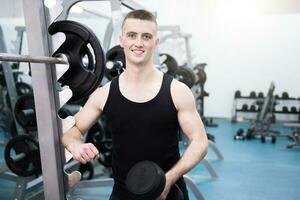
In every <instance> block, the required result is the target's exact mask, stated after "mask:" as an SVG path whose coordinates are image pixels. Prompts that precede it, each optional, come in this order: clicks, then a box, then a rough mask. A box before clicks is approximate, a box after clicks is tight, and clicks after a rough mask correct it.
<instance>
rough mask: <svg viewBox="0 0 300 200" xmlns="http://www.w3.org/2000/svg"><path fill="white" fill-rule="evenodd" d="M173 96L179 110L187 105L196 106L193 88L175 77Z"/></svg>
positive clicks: (172, 84) (172, 85)
mask: <svg viewBox="0 0 300 200" xmlns="http://www.w3.org/2000/svg"><path fill="white" fill-rule="evenodd" d="M171 96H172V100H173V102H174V104H175V107H176V109H177V110H180V109H181V108H184V107H187V106H194V104H195V99H194V95H193V93H192V91H191V89H190V88H189V87H188V86H187V85H185V84H184V83H182V82H180V81H178V80H176V79H174V78H173V80H172V83H171Z"/></svg>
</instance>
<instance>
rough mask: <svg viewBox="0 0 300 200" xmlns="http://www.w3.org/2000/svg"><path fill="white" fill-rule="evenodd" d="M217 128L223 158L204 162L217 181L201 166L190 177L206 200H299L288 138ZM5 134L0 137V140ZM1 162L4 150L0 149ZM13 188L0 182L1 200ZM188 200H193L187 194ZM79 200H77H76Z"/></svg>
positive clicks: (94, 195) (297, 169) (222, 122)
mask: <svg viewBox="0 0 300 200" xmlns="http://www.w3.org/2000/svg"><path fill="white" fill-rule="evenodd" d="M214 122H215V123H217V124H218V125H219V126H218V127H216V128H213V127H207V132H208V133H211V134H213V135H215V137H216V144H217V146H218V148H219V149H220V150H221V152H222V153H223V155H224V160H222V161H221V160H217V159H216V155H214V153H213V151H211V150H209V153H208V156H207V159H208V160H209V161H210V162H211V164H212V165H213V167H214V169H215V170H216V172H217V174H218V176H219V178H218V179H212V178H211V177H210V175H209V174H208V172H207V170H206V169H205V167H204V165H202V164H199V165H198V166H197V167H196V168H195V169H193V170H192V171H191V172H190V173H189V174H188V176H190V177H191V178H192V179H193V180H194V181H195V182H196V183H197V185H198V186H199V188H200V190H201V192H202V194H203V195H204V197H205V199H208V200H221V199H222V200H227V199H228V200H235V199H238V200H267V199H272V200H277V199H278V200H279V199H285V200H296V199H300V190H299V184H300V156H299V155H300V149H299V148H298V149H297V148H296V149H286V145H287V144H289V143H291V141H290V140H289V139H288V138H287V137H278V138H277V142H276V144H272V143H271V141H268V140H267V141H266V143H265V144H262V143H261V142H260V140H258V139H257V140H252V141H235V140H233V136H234V134H235V133H236V131H237V130H238V129H239V128H247V127H248V126H249V123H241V122H239V123H234V124H233V123H231V121H230V120H226V119H217V120H214ZM273 128H274V129H276V130H279V131H280V133H281V135H286V134H290V133H291V130H290V129H288V128H284V127H282V126H280V125H275V126H274V127H273ZM3 137H4V133H3V132H1V133H0V140H3ZM0 153H1V157H0V158H1V159H0V160H1V162H3V161H4V160H3V148H0ZM14 188H15V185H14V183H13V182H11V181H7V180H3V179H0V199H5V200H6V199H12V195H13V192H14ZM87 190H88V191H89V193H88V194H90V195H89V196H86V197H82V199H88V200H96V199H97V200H102V199H103V200H106V199H108V195H109V193H110V191H111V188H101V189H99V188H90V189H87ZM190 197H191V200H195V197H194V196H193V195H192V193H190ZM76 199H78V198H76Z"/></svg>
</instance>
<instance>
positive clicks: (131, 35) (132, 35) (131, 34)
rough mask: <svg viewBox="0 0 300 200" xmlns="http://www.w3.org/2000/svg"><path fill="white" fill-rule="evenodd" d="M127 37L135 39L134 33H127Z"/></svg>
mask: <svg viewBox="0 0 300 200" xmlns="http://www.w3.org/2000/svg"><path fill="white" fill-rule="evenodd" d="M127 37H128V38H129V39H135V38H136V34H135V33H128V34H127Z"/></svg>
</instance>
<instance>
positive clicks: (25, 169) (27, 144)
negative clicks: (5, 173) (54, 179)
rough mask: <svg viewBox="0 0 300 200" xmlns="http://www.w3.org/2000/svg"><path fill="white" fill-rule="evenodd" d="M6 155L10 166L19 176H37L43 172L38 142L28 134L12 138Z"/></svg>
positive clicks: (6, 148)
mask: <svg viewBox="0 0 300 200" xmlns="http://www.w3.org/2000/svg"><path fill="white" fill-rule="evenodd" d="M14 154H15V155H14ZM4 155H5V161H6V164H7V166H8V168H9V169H10V170H11V171H12V172H14V173H15V174H17V175H19V176H32V175H36V176H37V175H38V174H40V173H41V172H42V168H41V160H40V151H39V145H38V142H37V141H36V140H35V139H33V138H32V137H30V136H28V135H18V136H16V137H14V138H13V139H11V140H10V141H9V142H8V143H7V145H6V147H5V152H4Z"/></svg>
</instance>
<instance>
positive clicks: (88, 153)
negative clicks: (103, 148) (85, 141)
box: [85, 149, 96, 159]
mask: <svg viewBox="0 0 300 200" xmlns="http://www.w3.org/2000/svg"><path fill="white" fill-rule="evenodd" d="M85 152H86V154H87V155H88V157H89V159H94V158H95V156H96V155H95V153H94V152H93V151H92V150H91V149H87V150H86V151H85Z"/></svg>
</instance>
